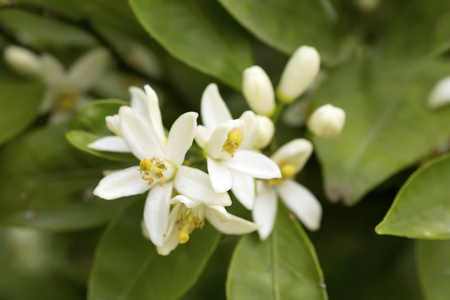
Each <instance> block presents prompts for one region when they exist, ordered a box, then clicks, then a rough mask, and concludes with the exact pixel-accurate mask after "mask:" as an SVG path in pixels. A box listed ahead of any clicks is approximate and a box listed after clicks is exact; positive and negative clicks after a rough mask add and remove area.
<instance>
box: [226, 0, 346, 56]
mask: <svg viewBox="0 0 450 300" xmlns="http://www.w3.org/2000/svg"><path fill="white" fill-rule="evenodd" d="M219 2H220V3H221V4H222V5H223V6H224V7H225V8H226V9H227V10H228V11H229V12H230V13H231V14H232V15H233V16H234V17H235V18H236V19H237V20H238V21H239V23H241V24H242V25H243V26H244V27H245V28H247V29H248V30H249V31H250V32H252V33H253V34H254V35H255V36H256V37H258V38H259V39H261V40H262V41H263V42H265V43H267V44H269V45H270V46H271V47H273V48H275V49H278V50H280V51H281V52H283V53H285V54H292V53H293V52H294V51H295V50H296V49H297V48H298V47H300V46H302V45H308V46H313V47H315V48H317V50H318V51H319V53H320V55H321V56H322V58H323V59H325V60H326V61H330V60H331V59H332V58H335V57H336V56H337V55H338V54H339V53H338V43H337V37H338V35H337V24H336V21H337V16H336V15H335V12H334V10H333V7H331V4H330V3H329V2H328V0H325V1H318V0H302V1H292V0H268V1H267V0H266V1H258V0H219Z"/></svg>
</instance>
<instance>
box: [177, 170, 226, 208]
mask: <svg viewBox="0 0 450 300" xmlns="http://www.w3.org/2000/svg"><path fill="white" fill-rule="evenodd" d="M174 183H175V189H176V190H177V191H178V193H180V194H181V195H185V196H186V197H188V198H190V199H191V200H194V201H200V202H202V203H205V204H213V205H225V206H227V205H231V199H230V196H229V195H228V194H227V193H216V192H214V190H213V188H212V186H211V182H210V180H209V176H208V174H206V173H205V172H203V171H200V170H198V169H194V168H190V167H186V166H181V167H180V168H179V169H178V172H177V175H176V177H175V180H174Z"/></svg>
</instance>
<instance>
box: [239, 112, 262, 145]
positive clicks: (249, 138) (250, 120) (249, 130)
mask: <svg viewBox="0 0 450 300" xmlns="http://www.w3.org/2000/svg"><path fill="white" fill-rule="evenodd" d="M239 119H240V120H242V121H244V123H245V126H244V134H243V135H242V141H241V143H240V145H239V149H249V150H252V149H253V147H254V145H255V142H256V139H257V138H258V129H259V126H258V122H257V120H256V115H255V113H254V112H252V111H250V110H247V111H245V112H244V113H243V114H242V115H241V116H240V117H239Z"/></svg>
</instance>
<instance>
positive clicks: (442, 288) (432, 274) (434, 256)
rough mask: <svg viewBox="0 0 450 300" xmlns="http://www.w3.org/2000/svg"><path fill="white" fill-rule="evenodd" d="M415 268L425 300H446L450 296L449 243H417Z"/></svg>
mask: <svg viewBox="0 0 450 300" xmlns="http://www.w3.org/2000/svg"><path fill="white" fill-rule="evenodd" d="M416 255H417V268H418V271H419V278H420V281H421V283H422V289H423V293H424V294H425V298H426V299H429V300H447V299H448V296H449V295H450V272H449V270H450V241H423V240H422V241H420V240H419V241H417V242H416Z"/></svg>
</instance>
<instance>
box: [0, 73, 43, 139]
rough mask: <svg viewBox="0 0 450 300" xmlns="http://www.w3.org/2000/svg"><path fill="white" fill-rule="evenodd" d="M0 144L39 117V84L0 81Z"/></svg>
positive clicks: (40, 101) (40, 89)
mask: <svg viewBox="0 0 450 300" xmlns="http://www.w3.org/2000/svg"><path fill="white" fill-rule="evenodd" d="M0 91H1V93H0V144H2V143H4V142H6V141H8V140H9V139H11V138H12V137H14V136H16V135H17V134H19V133H20V132H22V131H23V130H25V129H26V128H27V127H28V126H29V125H30V124H31V123H32V122H33V120H34V119H35V118H36V117H37V116H38V115H39V109H40V106H41V103H42V100H43V97H44V88H43V86H42V85H41V84H38V83H33V82H22V81H13V80H6V79H4V78H2V79H1V80H0Z"/></svg>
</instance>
